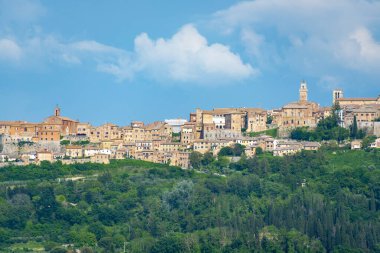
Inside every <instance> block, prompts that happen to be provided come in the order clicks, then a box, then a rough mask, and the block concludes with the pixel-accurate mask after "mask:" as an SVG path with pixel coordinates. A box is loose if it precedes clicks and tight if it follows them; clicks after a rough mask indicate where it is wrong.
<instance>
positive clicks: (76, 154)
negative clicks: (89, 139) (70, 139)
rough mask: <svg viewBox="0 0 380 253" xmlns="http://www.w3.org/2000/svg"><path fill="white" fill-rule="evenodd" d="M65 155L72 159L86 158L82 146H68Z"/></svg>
mask: <svg viewBox="0 0 380 253" xmlns="http://www.w3.org/2000/svg"><path fill="white" fill-rule="evenodd" d="M65 155H66V156H68V157H71V158H82V157H83V156H84V153H83V148H82V147H81V146H74V145H69V146H66V153H65Z"/></svg>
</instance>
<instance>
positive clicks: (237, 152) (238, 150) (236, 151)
mask: <svg viewBox="0 0 380 253" xmlns="http://www.w3.org/2000/svg"><path fill="white" fill-rule="evenodd" d="M244 149H245V146H244V145H241V144H239V143H235V145H234V146H233V147H232V153H233V155H234V156H241V155H242V154H244Z"/></svg>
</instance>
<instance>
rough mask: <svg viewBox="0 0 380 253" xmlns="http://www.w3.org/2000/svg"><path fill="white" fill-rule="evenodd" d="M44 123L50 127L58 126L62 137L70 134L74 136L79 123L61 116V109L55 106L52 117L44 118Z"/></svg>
mask: <svg viewBox="0 0 380 253" xmlns="http://www.w3.org/2000/svg"><path fill="white" fill-rule="evenodd" d="M44 123H46V124H51V125H59V126H60V134H61V135H62V136H65V135H70V134H73V135H76V134H77V129H78V123H79V122H78V121H77V120H73V119H70V118H68V117H63V116H61V109H60V108H59V107H58V106H57V107H56V108H55V109H54V115H52V116H50V117H48V118H46V119H45V120H44Z"/></svg>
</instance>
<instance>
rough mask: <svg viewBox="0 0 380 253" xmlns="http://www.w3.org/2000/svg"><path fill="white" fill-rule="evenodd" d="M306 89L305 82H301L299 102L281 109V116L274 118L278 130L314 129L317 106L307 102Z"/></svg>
mask: <svg viewBox="0 0 380 253" xmlns="http://www.w3.org/2000/svg"><path fill="white" fill-rule="evenodd" d="M307 99H308V89H307V84H306V82H305V81H302V82H301V86H300V90H299V101H296V102H291V103H289V104H287V105H285V106H283V107H282V108H281V115H280V116H279V117H278V118H276V123H277V125H278V126H279V127H280V129H291V128H295V127H304V126H309V127H315V126H316V125H317V113H318V111H319V105H318V104H317V103H315V102H309V101H308V100H307Z"/></svg>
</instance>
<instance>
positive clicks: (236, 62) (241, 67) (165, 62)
mask: <svg viewBox="0 0 380 253" xmlns="http://www.w3.org/2000/svg"><path fill="white" fill-rule="evenodd" d="M99 69H100V70H102V71H105V72H108V73H111V74H114V75H117V76H118V77H119V78H125V77H131V76H132V75H134V74H137V73H140V72H146V73H148V74H149V75H150V76H151V77H153V78H155V79H158V80H174V81H179V82H190V81H196V82H205V81H206V82H207V81H210V80H211V81H219V82H224V81H231V80H232V81H233V80H240V79H245V78H248V77H250V76H252V75H254V74H255V73H257V70H255V69H254V68H253V67H252V66H251V65H249V64H245V63H243V61H242V59H241V58H240V56H239V55H237V54H235V53H233V52H232V51H231V50H230V48H229V47H228V46H225V45H223V44H219V43H215V44H209V43H208V42H207V39H206V38H205V37H204V36H202V35H201V34H200V33H199V32H198V30H197V29H196V28H195V27H194V26H193V25H186V26H184V27H182V28H181V29H180V30H179V31H178V32H177V33H176V34H174V35H173V36H172V37H171V38H170V39H164V38H159V39H157V40H153V39H151V38H150V37H149V36H148V35H147V34H146V33H143V34H140V35H139V36H137V37H136V39H135V48H134V51H133V52H132V53H131V57H130V58H128V59H122V60H119V61H118V62H117V63H116V64H115V63H114V64H110V65H103V66H101V67H100V68H99Z"/></svg>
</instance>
